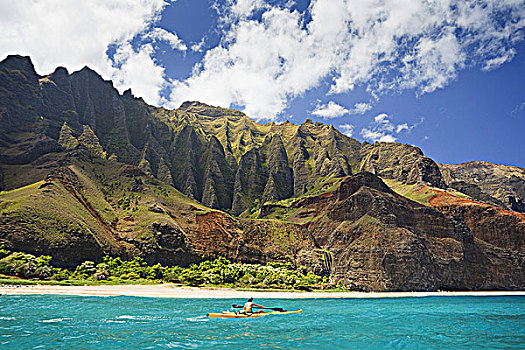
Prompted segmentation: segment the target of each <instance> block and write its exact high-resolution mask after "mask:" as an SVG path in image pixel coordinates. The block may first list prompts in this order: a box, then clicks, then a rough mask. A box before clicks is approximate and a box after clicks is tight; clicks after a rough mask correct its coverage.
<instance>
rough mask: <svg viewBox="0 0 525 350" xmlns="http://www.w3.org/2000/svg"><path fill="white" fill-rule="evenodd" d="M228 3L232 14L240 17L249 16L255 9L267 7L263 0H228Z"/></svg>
mask: <svg viewBox="0 0 525 350" xmlns="http://www.w3.org/2000/svg"><path fill="white" fill-rule="evenodd" d="M228 4H229V5H230V6H231V13H232V15H233V16H235V17H238V18H246V17H249V16H251V15H252V13H253V12H254V11H256V10H260V9H263V8H265V7H267V6H266V4H265V3H264V1H262V0H228Z"/></svg>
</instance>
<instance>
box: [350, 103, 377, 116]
mask: <svg viewBox="0 0 525 350" xmlns="http://www.w3.org/2000/svg"><path fill="white" fill-rule="evenodd" d="M371 109H372V105H371V104H370V103H366V102H359V103H356V104H355V105H354V108H352V109H351V110H350V114H365V113H366V112H368V111H369V110H371Z"/></svg>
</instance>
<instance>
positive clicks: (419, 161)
mask: <svg viewBox="0 0 525 350" xmlns="http://www.w3.org/2000/svg"><path fill="white" fill-rule="evenodd" d="M360 171H369V172H372V173H374V174H376V175H377V176H381V177H384V178H387V179H396V180H398V181H401V182H404V183H407V184H415V183H425V184H428V185H430V186H434V187H439V188H444V187H445V183H444V182H443V178H442V175H441V172H440V169H439V166H438V165H437V164H436V163H435V162H434V161H433V160H432V159H430V158H428V157H425V156H424V155H423V152H422V151H421V149H419V148H417V147H414V146H410V145H402V144H399V143H383V142H381V143H379V142H376V143H374V144H373V145H371V144H368V143H366V142H365V143H364V144H363V147H362V149H361V165H360Z"/></svg>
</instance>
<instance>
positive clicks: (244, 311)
mask: <svg viewBox="0 0 525 350" xmlns="http://www.w3.org/2000/svg"><path fill="white" fill-rule="evenodd" d="M253 307H258V308H259V309H266V308H265V307H264V306H261V305H258V304H255V303H254V302H253V298H250V299H248V301H247V302H246V304H244V307H243V308H242V310H241V311H240V312H239V313H242V314H246V315H249V314H253V313H254V312H253ZM262 312H264V310H259V311H257V312H255V313H262Z"/></svg>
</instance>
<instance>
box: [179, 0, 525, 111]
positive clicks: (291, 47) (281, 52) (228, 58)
mask: <svg viewBox="0 0 525 350" xmlns="http://www.w3.org/2000/svg"><path fill="white" fill-rule="evenodd" d="M229 4H230V7H231V8H230V11H229V12H228V11H226V12H227V13H230V14H231V13H232V12H233V13H235V14H237V15H236V16H226V18H227V20H226V22H227V23H226V24H225V26H224V28H225V29H224V30H225V33H224V34H225V37H224V39H223V41H222V42H221V44H220V45H219V46H217V47H216V48H214V49H212V50H210V51H208V52H207V54H206V55H205V57H204V59H203V61H202V62H201V63H200V64H199V65H198V66H196V68H195V70H194V73H193V75H192V76H191V77H190V78H189V79H187V80H185V81H176V82H175V83H174V86H173V89H172V94H171V106H173V107H176V106H178V105H179V104H180V103H181V102H182V101H184V100H190V99H192V100H193V99H197V100H204V101H208V102H210V103H214V104H220V105H223V106H227V105H230V104H236V105H241V106H245V112H246V113H247V114H248V115H250V116H253V117H255V118H258V119H265V118H266V119H274V118H276V116H278V115H279V114H280V113H282V111H283V110H284V109H286V107H287V106H288V103H289V101H290V100H291V99H293V98H294V97H297V96H300V95H302V94H303V93H304V92H306V91H307V90H309V89H312V88H314V87H318V86H319V85H320V84H321V82H328V83H330V84H331V85H330V92H331V93H334V94H338V93H347V92H349V91H350V90H352V89H353V88H354V87H355V86H358V85H361V86H364V87H366V89H367V91H368V92H369V93H370V94H371V95H372V96H375V97H378V96H381V94H384V93H388V92H392V91H399V90H403V89H414V90H415V91H416V93H418V94H423V93H429V92H432V91H434V90H436V89H439V88H443V87H444V86H446V85H447V84H448V83H449V82H450V81H451V80H453V79H455V78H456V76H457V72H458V71H459V70H460V69H462V68H464V67H467V66H473V65H480V66H482V67H485V69H493V68H495V67H497V66H499V65H501V64H503V63H504V62H507V61H509V60H510V59H512V57H513V55H514V48H513V46H515V45H516V43H517V42H519V41H521V40H523V28H524V27H525V6H523V1H522V0H499V1H495V0H480V1H475V2H473V1H457V0H438V1H426V0H377V1H369V0H352V1H350V0H313V1H312V2H311V4H310V7H309V11H308V13H309V15H311V20H309V19H307V17H305V16H304V15H303V14H302V13H298V12H297V11H291V10H290V9H289V8H287V7H286V6H283V7H279V6H277V5H276V6H271V5H268V4H264V5H263V4H262V3H261V1H256V2H249V1H246V0H243V1H241V0H239V1H229ZM256 9H257V10H260V11H262V12H264V13H263V15H262V20H261V21H260V22H259V21H257V20H255V19H253V18H252V17H250V15H251V14H253V11H255V10H256ZM228 21H229V22H228ZM366 108H368V107H367V106H366V105H364V104H363V105H360V106H355V107H354V109H351V110H350V113H355V114H359V113H361V112H362V111H364V110H365V109H366ZM363 113H364V112H363Z"/></svg>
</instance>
